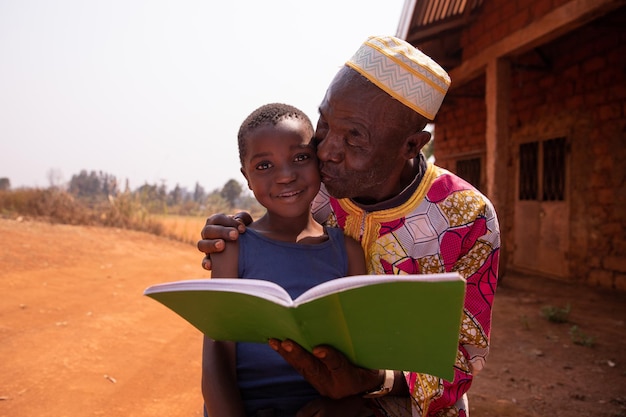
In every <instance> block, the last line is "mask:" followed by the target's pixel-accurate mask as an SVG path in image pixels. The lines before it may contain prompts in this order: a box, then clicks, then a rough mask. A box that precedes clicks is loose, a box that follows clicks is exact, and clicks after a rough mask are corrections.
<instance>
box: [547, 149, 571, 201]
mask: <svg viewBox="0 0 626 417" xmlns="http://www.w3.org/2000/svg"><path fill="white" fill-rule="evenodd" d="M565 151H566V145H565V138H557V139H551V140H547V141H545V142H543V201H563V200H565Z"/></svg>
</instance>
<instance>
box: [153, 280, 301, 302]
mask: <svg viewBox="0 0 626 417" xmlns="http://www.w3.org/2000/svg"><path fill="white" fill-rule="evenodd" d="M170 291H224V292H235V293H240V294H248V295H253V296H255V297H259V298H264V299H266V300H269V301H272V302H274V303H276V304H280V305H283V306H286V307H289V306H291V305H293V301H292V300H291V297H289V294H288V293H287V291H285V290H284V289H283V288H282V287H281V286H280V285H277V284H274V283H273V282H269V281H262V280H258V279H246V278H237V279H234V278H233V279H230V278H228V279H222V278H220V279H191V280H185V281H176V282H167V283H163V284H157V285H153V286H151V287H149V288H147V289H146V290H145V291H144V294H145V295H148V294H153V293H160V292H170Z"/></svg>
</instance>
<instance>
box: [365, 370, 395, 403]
mask: <svg viewBox="0 0 626 417" xmlns="http://www.w3.org/2000/svg"><path fill="white" fill-rule="evenodd" d="M394 378H395V375H394V372H393V371H392V370H389V369H385V379H384V380H383V384H382V385H381V386H380V387H378V388H377V389H375V390H373V391H367V392H365V393H364V394H363V398H378V397H382V396H384V395H387V394H389V393H390V392H391V390H392V389H393V382H394Z"/></svg>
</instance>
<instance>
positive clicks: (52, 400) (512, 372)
mask: <svg viewBox="0 0 626 417" xmlns="http://www.w3.org/2000/svg"><path fill="white" fill-rule="evenodd" d="M0 242H1V244H2V249H1V250H0V282H1V283H2V296H0V358H2V361H1V363H0V417H18V416H37V417H62V416H71V417H74V416H81V417H82V416H100V415H102V416H107V417H132V416H137V417H140V416H146V417H147V416H151V417H152V416H190V417H191V416H201V415H202V413H201V404H202V399H201V395H200V389H199V387H200V349H201V336H200V334H199V333H198V332H197V331H196V330H195V329H194V328H192V327H191V326H190V325H188V324H187V323H186V322H183V321H181V320H182V319H180V318H179V317H178V316H176V315H174V314H173V313H171V312H170V311H169V310H167V309H165V308H164V307H163V306H161V305H159V304H157V303H156V302H155V301H153V300H150V299H148V298H146V297H143V296H142V292H143V290H144V288H145V287H147V286H148V285H151V284H153V283H157V282H163V281H172V280H178V279H186V278H201V277H208V276H209V273H207V272H205V271H203V270H202V269H201V268H200V266H199V265H200V259H201V256H200V254H199V252H197V251H196V250H195V248H194V247H193V246H191V245H188V244H182V243H178V242H174V241H171V240H167V239H163V238H159V237H155V236H152V235H148V234H144V233H138V232H132V231H125V230H117V229H106V228H95V227H77V226H65V225H49V224H46V223H39V222H30V221H23V222H18V221H15V220H4V219H0ZM566 304H570V305H571V313H570V315H569V320H570V322H568V323H563V324H555V323H551V322H548V321H547V320H546V319H545V318H543V317H542V316H541V309H542V307H543V306H544V305H553V306H561V307H564V306H565V305H566ZM625 320H626V297H625V296H624V294H614V293H611V292H604V291H594V290H590V289H588V288H576V287H572V286H568V285H565V284H562V283H555V282H552V281H544V280H541V279H538V278H535V277H524V276H507V278H506V279H505V281H504V282H503V284H502V286H501V287H500V288H499V289H498V293H497V296H496V305H495V310H494V328H493V333H492V334H493V336H492V344H493V348H492V355H491V356H490V359H489V363H488V366H487V368H486V369H485V370H484V371H483V373H481V374H480V375H479V376H478V377H477V378H476V381H475V384H474V387H473V388H472V391H471V396H470V401H471V405H472V406H471V407H472V416H473V417H480V416H546V417H547V416H550V417H552V416H570V417H571V416H589V415H594V416H611V417H615V416H626V356H624V353H623V352H625V351H626V327H625V324H624V321H625ZM574 325H576V326H578V329H579V336H580V334H582V335H583V336H587V337H588V339H587V340H588V341H589V340H590V339H591V337H593V345H594V346H593V347H589V346H582V345H576V344H574V343H573V342H572V336H571V335H570V330H571V328H572V327H573V326H574Z"/></svg>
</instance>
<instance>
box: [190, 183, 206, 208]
mask: <svg viewBox="0 0 626 417" xmlns="http://www.w3.org/2000/svg"><path fill="white" fill-rule="evenodd" d="M205 199H206V192H205V191H204V188H202V186H201V185H200V184H199V183H198V182H196V188H195V189H194V191H193V201H195V202H196V203H202V202H203V201H204V200H205Z"/></svg>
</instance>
